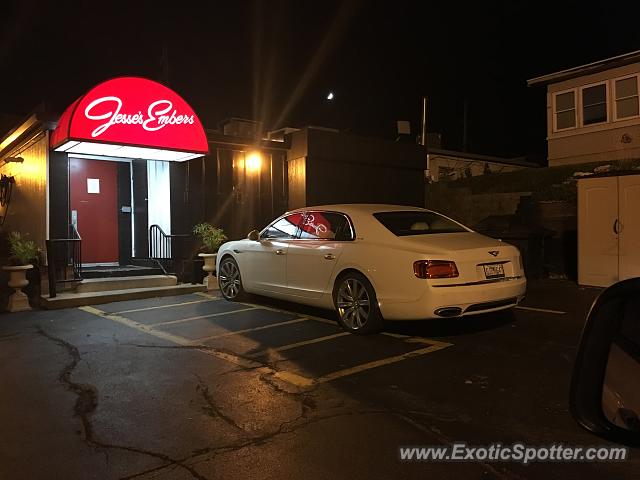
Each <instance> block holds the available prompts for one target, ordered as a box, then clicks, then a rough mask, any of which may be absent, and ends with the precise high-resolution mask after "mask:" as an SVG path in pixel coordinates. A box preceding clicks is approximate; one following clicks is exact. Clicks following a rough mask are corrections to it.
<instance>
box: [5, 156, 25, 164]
mask: <svg viewBox="0 0 640 480" xmlns="http://www.w3.org/2000/svg"><path fill="white" fill-rule="evenodd" d="M22 162H24V158H22V157H7V158H5V159H4V160H2V165H6V164H7V163H22Z"/></svg>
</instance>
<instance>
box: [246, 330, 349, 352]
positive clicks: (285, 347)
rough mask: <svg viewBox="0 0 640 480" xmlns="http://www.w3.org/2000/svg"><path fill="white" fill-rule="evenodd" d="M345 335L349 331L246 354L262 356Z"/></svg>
mask: <svg viewBox="0 0 640 480" xmlns="http://www.w3.org/2000/svg"><path fill="white" fill-rule="evenodd" d="M345 335H350V333H349V332H340V333H334V334H333V335H327V336H324V337H317V338H312V339H311V340H305V341H303V342H296V343H290V344H288V345H283V346H281V347H274V348H268V349H266V350H261V351H259V352H256V353H252V354H251V355H247V356H248V357H249V358H256V357H262V356H263V355H266V354H268V353H275V352H284V351H286V350H291V349H292V348H298V347H303V346H305V345H313V344H314V343H320V342H326V341H327V340H332V339H334V338H339V337H344V336H345Z"/></svg>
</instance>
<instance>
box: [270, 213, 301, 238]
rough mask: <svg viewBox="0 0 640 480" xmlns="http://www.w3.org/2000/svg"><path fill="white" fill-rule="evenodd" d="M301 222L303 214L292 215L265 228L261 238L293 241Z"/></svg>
mask: <svg viewBox="0 0 640 480" xmlns="http://www.w3.org/2000/svg"><path fill="white" fill-rule="evenodd" d="M301 220H302V213H292V214H291V215H287V216H285V217H282V218H280V219H278V220H276V221H275V222H273V223H272V224H271V225H269V226H268V227H267V228H265V229H264V230H263V232H262V235H260V238H277V239H281V240H282V239H293V238H295V236H296V233H297V230H298V225H299V224H300V221H301Z"/></svg>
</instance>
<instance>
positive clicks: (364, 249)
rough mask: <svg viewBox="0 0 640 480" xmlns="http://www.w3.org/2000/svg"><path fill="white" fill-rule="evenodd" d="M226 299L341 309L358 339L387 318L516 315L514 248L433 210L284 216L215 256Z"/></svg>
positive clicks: (310, 211)
mask: <svg viewBox="0 0 640 480" xmlns="http://www.w3.org/2000/svg"><path fill="white" fill-rule="evenodd" d="M217 272H218V283H219V285H220V290H221V292H222V295H223V296H224V297H225V298H226V299H227V300H239V299H241V298H242V297H243V296H244V295H245V293H256V294H260V295H266V296H269V297H276V298H280V299H284V300H289V301H293V302H299V303H304V304H308V305H313V306H318V307H325V308H335V310H336V311H337V313H338V318H339V321H340V324H341V325H342V327H343V328H344V329H345V330H347V331H350V332H353V333H370V332H375V331H377V330H379V329H380V328H381V327H382V322H383V319H385V320H409V319H428V318H443V317H460V316H464V315H475V314H479V313H485V312H492V311H497V310H502V309H507V308H511V307H514V306H515V305H517V304H518V302H520V301H521V300H522V299H523V297H524V294H525V289H526V279H525V276H524V270H523V267H522V259H521V256H520V252H519V251H518V249H517V248H516V247H514V246H512V245H509V244H507V243H504V242H502V241H500V240H496V239H493V238H489V237H486V236H484V235H480V234H479V233H476V232H474V231H472V230H470V229H469V228H467V227H465V226H463V225H461V224H459V223H458V222H455V221H454V220H451V219H450V218H447V217H445V216H443V215H440V214H439V213H436V212H433V211H431V210H425V209H423V208H417V207H406V206H397V205H373V204H345V205H324V206H319V207H308V208H302V209H298V210H294V211H292V212H288V213H286V214H284V215H282V216H281V217H279V218H277V219H276V220H275V221H273V222H272V223H271V224H270V225H268V226H267V227H266V228H265V229H264V230H262V231H261V232H258V231H257V230H254V231H252V232H251V233H250V234H249V237H248V238H247V239H244V240H238V241H232V242H227V243H225V244H224V245H222V247H220V250H219V251H218V258H217Z"/></svg>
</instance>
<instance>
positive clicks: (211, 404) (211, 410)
mask: <svg viewBox="0 0 640 480" xmlns="http://www.w3.org/2000/svg"><path fill="white" fill-rule="evenodd" d="M194 376H195V377H196V378H197V379H198V384H197V385H196V392H198V393H200V394H201V395H202V398H203V399H204V401H205V402H206V404H207V406H206V407H205V408H204V409H203V410H204V411H205V412H207V413H208V414H209V415H210V416H212V417H214V418H215V417H217V418H220V419H222V420H224V421H225V422H226V423H227V424H228V425H230V426H232V427H234V428H236V429H238V430H240V431H241V432H242V433H244V434H247V433H248V432H247V431H246V430H245V429H244V428H243V427H242V425H240V424H238V423H237V422H236V421H235V420H234V419H233V418H231V417H230V416H229V415H227V414H225V413H224V412H223V411H222V410H221V409H220V408H219V407H218V406H217V405H216V404H215V401H214V399H213V396H212V395H211V392H210V391H209V386H208V385H207V384H206V383H205V382H204V381H203V380H202V378H201V377H200V375H198V374H197V373H194Z"/></svg>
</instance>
